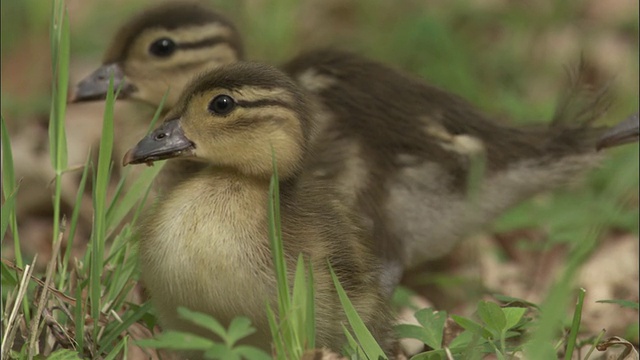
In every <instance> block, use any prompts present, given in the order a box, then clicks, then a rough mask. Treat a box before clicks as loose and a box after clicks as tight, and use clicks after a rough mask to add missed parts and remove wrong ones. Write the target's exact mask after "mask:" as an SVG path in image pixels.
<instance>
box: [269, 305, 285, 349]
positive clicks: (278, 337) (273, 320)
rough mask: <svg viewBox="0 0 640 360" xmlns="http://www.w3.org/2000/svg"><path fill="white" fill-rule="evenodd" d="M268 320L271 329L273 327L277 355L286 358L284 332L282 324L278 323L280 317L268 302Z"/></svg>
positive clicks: (272, 335)
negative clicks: (281, 330) (281, 328)
mask: <svg viewBox="0 0 640 360" xmlns="http://www.w3.org/2000/svg"><path fill="white" fill-rule="evenodd" d="M267 320H268V321H269V329H271V337H272V338H273V345H274V346H275V348H276V352H275V353H276V355H277V356H278V359H280V358H283V357H284V358H286V357H285V356H284V354H286V352H285V348H284V339H282V333H280V326H279V324H278V319H277V317H276V314H275V313H274V312H273V309H271V305H270V304H267Z"/></svg>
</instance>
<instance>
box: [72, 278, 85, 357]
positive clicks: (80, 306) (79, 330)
mask: <svg viewBox="0 0 640 360" xmlns="http://www.w3.org/2000/svg"><path fill="white" fill-rule="evenodd" d="M82 289H83V286H82V284H78V285H77V286H76V308H75V309H74V313H73V316H74V318H75V319H74V320H75V321H74V324H75V327H76V328H75V330H76V331H75V332H76V334H75V335H76V344H77V346H78V347H77V349H78V350H79V351H80V352H82V351H83V349H84V315H85V312H84V309H85V304H84V300H83V296H82Z"/></svg>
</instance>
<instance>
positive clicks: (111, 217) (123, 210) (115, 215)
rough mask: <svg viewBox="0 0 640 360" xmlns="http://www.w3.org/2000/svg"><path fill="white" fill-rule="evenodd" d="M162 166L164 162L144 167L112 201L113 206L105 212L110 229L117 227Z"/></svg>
mask: <svg viewBox="0 0 640 360" xmlns="http://www.w3.org/2000/svg"><path fill="white" fill-rule="evenodd" d="M163 166H164V163H162V164H158V165H154V166H152V167H147V168H145V169H144V170H143V171H142V174H140V176H139V177H138V178H137V179H136V180H135V182H134V183H133V184H132V185H131V187H129V188H128V189H127V191H126V192H125V193H124V196H123V197H122V198H119V199H118V201H117V202H116V201H114V206H113V207H112V208H110V209H109V210H110V211H108V212H107V224H109V226H110V228H111V229H112V228H115V227H117V226H118V224H120V222H121V221H122V219H124V218H125V216H126V215H127V214H128V213H129V212H130V211H131V209H133V207H134V206H135V204H136V203H137V202H138V201H139V200H140V198H142V196H143V195H144V194H145V192H146V189H148V188H149V187H150V186H151V184H152V183H153V180H154V179H155V177H156V176H157V175H158V173H159V172H160V170H162V167H163Z"/></svg>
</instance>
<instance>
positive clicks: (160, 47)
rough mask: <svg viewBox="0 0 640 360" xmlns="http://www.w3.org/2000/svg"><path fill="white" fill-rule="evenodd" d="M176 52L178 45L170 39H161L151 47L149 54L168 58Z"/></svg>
mask: <svg viewBox="0 0 640 360" xmlns="http://www.w3.org/2000/svg"><path fill="white" fill-rule="evenodd" d="M175 50H176V43H174V42H173V40H171V39H169V38H160V39H158V40H156V41H154V42H153V43H151V46H149V52H150V53H151V54H152V55H155V56H158V57H167V56H170V55H171V54H173V52H174V51H175Z"/></svg>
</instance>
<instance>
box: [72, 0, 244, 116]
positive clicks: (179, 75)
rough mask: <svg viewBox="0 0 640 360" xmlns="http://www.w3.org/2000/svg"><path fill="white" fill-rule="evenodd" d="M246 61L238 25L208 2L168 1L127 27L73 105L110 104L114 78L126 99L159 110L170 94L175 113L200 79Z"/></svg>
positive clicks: (81, 84) (81, 85)
mask: <svg viewBox="0 0 640 360" xmlns="http://www.w3.org/2000/svg"><path fill="white" fill-rule="evenodd" d="M243 57H244V48H243V45H242V41H241V39H240V36H239V35H238V31H237V29H236V27H235V26H234V24H233V23H232V22H231V21H230V20H229V19H227V18H226V17H225V16H223V15H222V14H219V13H217V12H215V11H212V10H211V9H209V8H208V7H207V6H205V5H204V4H203V3H200V2H194V1H187V2H167V3H162V4H160V5H155V6H153V7H150V8H148V9H146V10H144V11H142V12H141V13H139V14H137V15H136V16H134V17H133V18H131V19H130V20H129V21H128V22H126V23H125V24H124V25H123V26H122V27H121V28H120V29H119V30H118V32H117V33H116V35H115V37H114V38H113V39H112V40H111V44H110V45H109V47H108V48H107V51H106V52H105V54H104V56H103V60H102V63H103V65H102V66H101V67H99V68H98V69H97V70H95V71H94V72H93V73H91V74H90V75H89V76H87V77H86V78H84V79H82V80H81V81H80V82H79V83H78V84H77V85H76V89H75V94H74V98H73V101H75V102H81V101H91V100H97V99H104V97H105V95H106V91H107V87H108V85H109V76H110V74H111V73H112V74H113V77H114V87H118V86H121V87H122V90H121V91H120V94H119V96H120V98H121V99H126V98H130V99H132V100H137V101H141V102H145V103H148V104H151V105H153V106H154V107H157V106H158V105H159V104H160V103H161V101H162V98H163V96H164V94H165V92H166V91H167V90H170V92H169V94H168V96H167V99H166V101H165V102H164V108H165V109H170V108H171V107H173V106H174V105H175V103H176V101H177V99H178V96H179V95H180V93H181V92H182V90H183V89H184V87H185V86H186V85H187V83H188V82H189V80H191V78H192V77H193V75H194V74H198V73H200V72H203V71H205V70H207V69H209V68H210V67H212V66H216V65H223V64H229V63H232V62H236V61H238V60H241V59H242V58H243Z"/></svg>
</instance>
